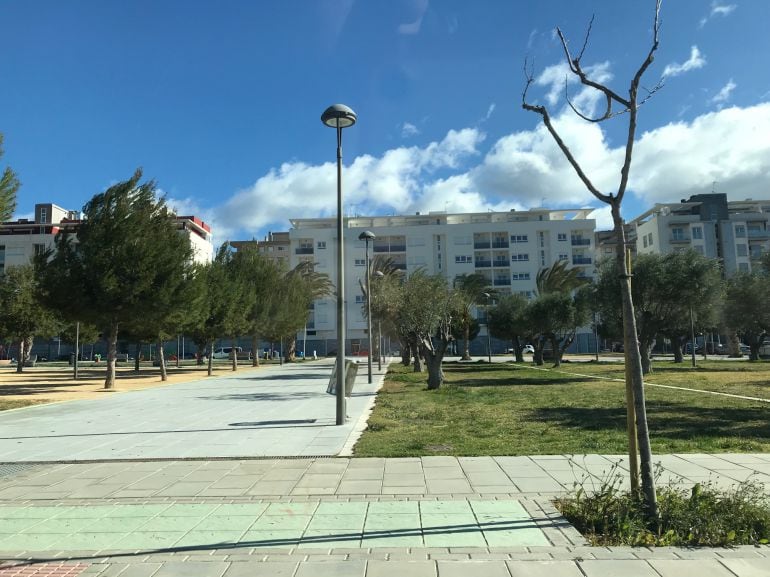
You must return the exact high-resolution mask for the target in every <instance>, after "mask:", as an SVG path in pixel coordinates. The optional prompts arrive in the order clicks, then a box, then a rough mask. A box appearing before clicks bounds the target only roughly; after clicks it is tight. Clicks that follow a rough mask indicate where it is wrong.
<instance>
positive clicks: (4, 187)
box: [0, 133, 21, 222]
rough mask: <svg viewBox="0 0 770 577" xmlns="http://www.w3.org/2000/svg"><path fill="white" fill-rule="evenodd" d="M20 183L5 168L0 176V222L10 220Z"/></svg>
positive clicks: (0, 145) (0, 142)
mask: <svg viewBox="0 0 770 577" xmlns="http://www.w3.org/2000/svg"><path fill="white" fill-rule="evenodd" d="M2 156H3V134H2V133H0V158H2ZM19 186H21V183H20V182H19V179H18V178H16V173H15V172H13V170H11V169H10V167H7V166H6V167H5V169H3V172H2V175H0V222H4V221H6V220H11V217H12V216H13V212H14V211H15V210H16V192H17V191H18V190H19Z"/></svg>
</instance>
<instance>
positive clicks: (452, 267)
mask: <svg viewBox="0 0 770 577" xmlns="http://www.w3.org/2000/svg"><path fill="white" fill-rule="evenodd" d="M591 212H592V209H571V210H548V209H535V210H531V211H526V212H516V211H510V212H481V213H458V214H450V213H446V212H430V213H427V214H420V213H417V214H414V215H402V216H356V217H346V218H345V219H344V228H345V231H344V238H345V287H346V291H345V292H346V297H347V298H346V300H347V302H346V324H347V333H346V334H347V337H348V340H347V344H346V350H347V352H348V353H352V354H355V353H356V352H358V351H359V350H362V349H365V348H366V347H367V346H368V345H367V341H366V338H367V335H366V317H365V315H364V305H365V299H364V296H363V293H362V291H361V289H360V287H359V281H362V282H363V281H364V279H365V276H366V255H365V252H364V247H365V243H364V241H362V240H359V239H358V235H359V234H360V233H361V232H363V231H365V230H368V231H371V232H373V233H374V234H375V235H376V238H375V239H374V240H373V241H371V242H370V243H369V245H370V246H369V250H370V251H371V257H372V258H373V257H376V256H378V255H382V256H386V257H389V258H390V259H391V260H392V261H393V262H394V263H395V265H396V267H398V268H400V269H402V270H404V271H406V272H407V273H409V272H413V271H415V270H417V269H419V268H422V269H425V270H426V271H427V272H428V273H429V274H441V275H443V276H445V277H446V278H447V280H448V281H449V282H450V283H451V282H453V281H454V279H455V278H456V277H457V276H459V275H461V274H472V273H479V274H481V275H483V276H484V277H485V278H486V279H487V283H488V285H489V287H490V288H491V289H494V290H495V291H497V292H515V293H520V294H522V295H525V296H527V297H531V296H533V295H534V293H535V281H536V277H537V272H538V271H539V270H540V269H542V268H544V267H548V266H551V265H552V264H553V263H554V262H556V261H558V260H565V261H567V262H568V263H569V265H570V267H577V268H579V270H580V271H581V272H580V274H581V276H584V277H586V278H592V277H593V276H594V228H595V226H596V225H595V220H593V219H591V218H589V215H590V213H591ZM290 222H291V225H292V228H291V229H290V230H289V231H288V232H286V233H273V234H271V235H270V237H269V238H268V239H266V240H265V241H245V242H244V241H239V242H234V243H233V246H235V247H236V248H238V247H241V246H243V245H246V244H250V243H254V244H255V245H256V246H257V247H258V248H259V250H260V252H264V253H265V254H268V255H269V254H271V252H272V254H273V255H278V254H280V255H281V257H280V258H282V255H283V254H284V253H286V252H287V249H288V253H289V262H288V264H289V266H290V267H294V266H296V265H297V264H298V263H300V262H302V261H309V262H313V263H315V269H316V270H317V271H318V272H322V273H325V274H327V275H328V276H329V278H330V279H331V281H332V283H334V284H336V279H337V262H336V261H337V258H336V255H337V253H336V249H335V247H336V244H337V219H336V217H333V218H296V219H291V220H290ZM279 235H280V236H279ZM283 235H287V236H288V243H287V239H286V237H285V236H283ZM335 303H336V300H335V297H334V296H330V297H328V298H325V299H320V300H318V301H316V302H315V303H314V305H313V310H312V312H311V317H310V321H309V323H308V331H307V339H308V344H307V354H311V353H312V351H313V350H316V351H317V353H318V354H319V355H325V354H328V353H329V352H331V351H332V350H333V349H334V348H336V342H335V339H336V306H335ZM586 336H588V335H586ZM299 337H300V341H301V340H302V339H303V337H304V335H303V334H300V335H299ZM499 346H500V347H502V344H500V345H499ZM508 346H509V345H508ZM585 348H586V350H589V349H588V348H587V345H586V347H585Z"/></svg>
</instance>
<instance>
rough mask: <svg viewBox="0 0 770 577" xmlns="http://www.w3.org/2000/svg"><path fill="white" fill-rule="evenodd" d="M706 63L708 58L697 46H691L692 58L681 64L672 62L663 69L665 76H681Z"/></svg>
mask: <svg viewBox="0 0 770 577" xmlns="http://www.w3.org/2000/svg"><path fill="white" fill-rule="evenodd" d="M705 65H706V58H705V57H704V56H703V55H702V54H701V52H700V50H698V47H697V46H692V47H690V58H688V59H687V60H686V61H685V62H682V63H681V64H677V63H676V62H672V63H671V64H667V65H666V67H665V68H664V69H663V76H679V75H680V74H684V73H685V72H689V71H690V70H697V69H698V68H703V67H704V66H705Z"/></svg>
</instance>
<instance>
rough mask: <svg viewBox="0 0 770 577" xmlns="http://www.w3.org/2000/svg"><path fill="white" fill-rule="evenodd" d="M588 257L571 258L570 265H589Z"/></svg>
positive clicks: (589, 258) (589, 259)
mask: <svg viewBox="0 0 770 577" xmlns="http://www.w3.org/2000/svg"><path fill="white" fill-rule="evenodd" d="M591 260H592V259H591V257H590V256H573V257H572V264H591Z"/></svg>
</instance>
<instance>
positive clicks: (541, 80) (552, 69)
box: [535, 61, 612, 115]
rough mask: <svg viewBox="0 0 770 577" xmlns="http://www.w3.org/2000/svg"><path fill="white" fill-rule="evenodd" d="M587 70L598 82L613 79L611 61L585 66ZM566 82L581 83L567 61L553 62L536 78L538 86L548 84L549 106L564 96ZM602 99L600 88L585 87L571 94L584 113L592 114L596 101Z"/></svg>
mask: <svg viewBox="0 0 770 577" xmlns="http://www.w3.org/2000/svg"><path fill="white" fill-rule="evenodd" d="M585 72H586V74H587V75H588V77H589V78H591V79H592V80H594V81H596V82H600V83H606V82H609V81H610V80H612V73H611V72H610V63H609V62H606V61H605V62H599V63H597V64H592V65H590V66H587V67H585ZM565 83H566V84H567V85H568V86H569V85H574V84H578V83H579V79H578V77H577V76H575V75H574V74H573V73H572V72H571V71H570V69H569V66H568V65H567V63H566V62H561V63H559V64H553V65H551V66H548V67H547V68H545V69H543V71H542V72H541V73H540V75H539V76H538V77H537V78H536V79H535V85H536V86H547V87H548V92H547V93H546V95H545V100H546V102H547V103H548V105H549V106H554V105H555V104H556V103H557V102H559V100H560V99H561V98H562V96H564V92H565V88H564V87H565ZM600 99H601V93H600V92H599V91H598V90H593V89H590V88H583V89H582V90H580V91H579V92H578V93H577V95H575V94H573V95H570V100H571V101H572V103H573V104H574V105H575V106H576V107H577V109H578V110H581V111H582V112H583V113H584V114H589V115H590V114H592V113H593V112H594V108H595V106H596V103H597V102H599V100H600Z"/></svg>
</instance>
